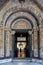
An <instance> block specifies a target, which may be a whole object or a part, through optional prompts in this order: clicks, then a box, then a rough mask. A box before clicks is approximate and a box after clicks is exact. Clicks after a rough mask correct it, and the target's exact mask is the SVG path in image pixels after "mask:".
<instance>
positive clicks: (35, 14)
mask: <svg viewBox="0 0 43 65" xmlns="http://www.w3.org/2000/svg"><path fill="white" fill-rule="evenodd" d="M19 6H20V5H19ZM11 11H12V12H10V9H9V11H7V13H9V15H7V16H6V13H5V16H6V17H5V20H4V22H5V24H4V26H6V23H7V22H8V19H9V18H10V16H12V15H13V14H15V13H16V12H22V11H24V12H27V13H29V14H31V15H32V16H33V17H34V18H35V20H36V24H37V26H38V27H39V25H40V22H41V19H40V16H39V13H37V11H36V10H35V9H33V8H32V7H26V8H25V6H24V7H21V6H20V7H18V6H17V7H15V8H14V9H12V8H11ZM13 22H14V20H13ZM32 25H33V23H32ZM38 34H39V31H38ZM38 38H39V36H38ZM38 44H39V39H38ZM4 45H6V30H5V29H4ZM38 49H39V46H38ZM5 50H6V48H5V47H4V52H5ZM38 52H40V51H38ZM4 56H6V52H5V54H4ZM39 56H40V55H39Z"/></svg>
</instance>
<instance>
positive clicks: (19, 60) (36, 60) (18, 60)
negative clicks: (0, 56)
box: [0, 58, 43, 65]
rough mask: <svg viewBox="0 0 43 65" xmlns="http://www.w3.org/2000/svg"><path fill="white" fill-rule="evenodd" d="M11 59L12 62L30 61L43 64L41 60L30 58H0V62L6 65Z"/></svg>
mask: <svg viewBox="0 0 43 65" xmlns="http://www.w3.org/2000/svg"><path fill="white" fill-rule="evenodd" d="M12 61H13V62H14V64H15V63H17V62H18V63H20V62H22V63H25V62H26V63H30V62H32V63H37V64H43V60H38V59H32V60H30V59H13V60H12V59H11V58H10V59H4V60H0V64H1V65H2V64H3V63H5V64H6V63H7V64H8V65H9V63H10V64H12Z"/></svg>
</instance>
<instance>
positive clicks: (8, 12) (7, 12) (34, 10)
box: [2, 4, 42, 22]
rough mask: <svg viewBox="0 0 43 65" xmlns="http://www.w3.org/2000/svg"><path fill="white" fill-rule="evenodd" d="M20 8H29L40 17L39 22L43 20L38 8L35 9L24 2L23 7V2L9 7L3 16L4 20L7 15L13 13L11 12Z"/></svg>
mask: <svg viewBox="0 0 43 65" xmlns="http://www.w3.org/2000/svg"><path fill="white" fill-rule="evenodd" d="M19 9H24V10H28V11H31V12H33V13H34V14H35V15H36V17H37V18H38V20H39V22H41V20H42V19H41V16H40V11H38V10H37V9H35V8H33V7H31V6H28V5H25V4H24V5H23V4H22V7H21V4H19V5H18V6H15V7H11V8H9V9H8V10H7V11H6V12H5V13H4V15H3V18H2V22H3V21H4V20H5V18H6V16H8V15H9V14H11V12H14V11H16V10H19ZM6 14H8V15H6Z"/></svg>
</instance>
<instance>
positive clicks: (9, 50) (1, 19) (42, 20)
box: [0, 0, 43, 58]
mask: <svg viewBox="0 0 43 65" xmlns="http://www.w3.org/2000/svg"><path fill="white" fill-rule="evenodd" d="M3 1H4V0H3ZM1 2H2V1H1ZM38 5H39V4H37V3H36V2H34V0H33V1H31V0H6V1H4V2H3V3H1V5H0V58H6V57H13V58H15V57H17V58H26V57H29V58H32V57H33V58H43V16H42V14H43V8H40V7H39V6H38Z"/></svg>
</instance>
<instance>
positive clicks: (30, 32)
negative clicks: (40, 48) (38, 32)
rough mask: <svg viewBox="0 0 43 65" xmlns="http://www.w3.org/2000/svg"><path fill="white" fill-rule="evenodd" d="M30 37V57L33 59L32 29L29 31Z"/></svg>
mask: <svg viewBox="0 0 43 65" xmlns="http://www.w3.org/2000/svg"><path fill="white" fill-rule="evenodd" d="M29 36H30V37H29V38H30V43H29V44H30V59H32V31H29Z"/></svg>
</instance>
